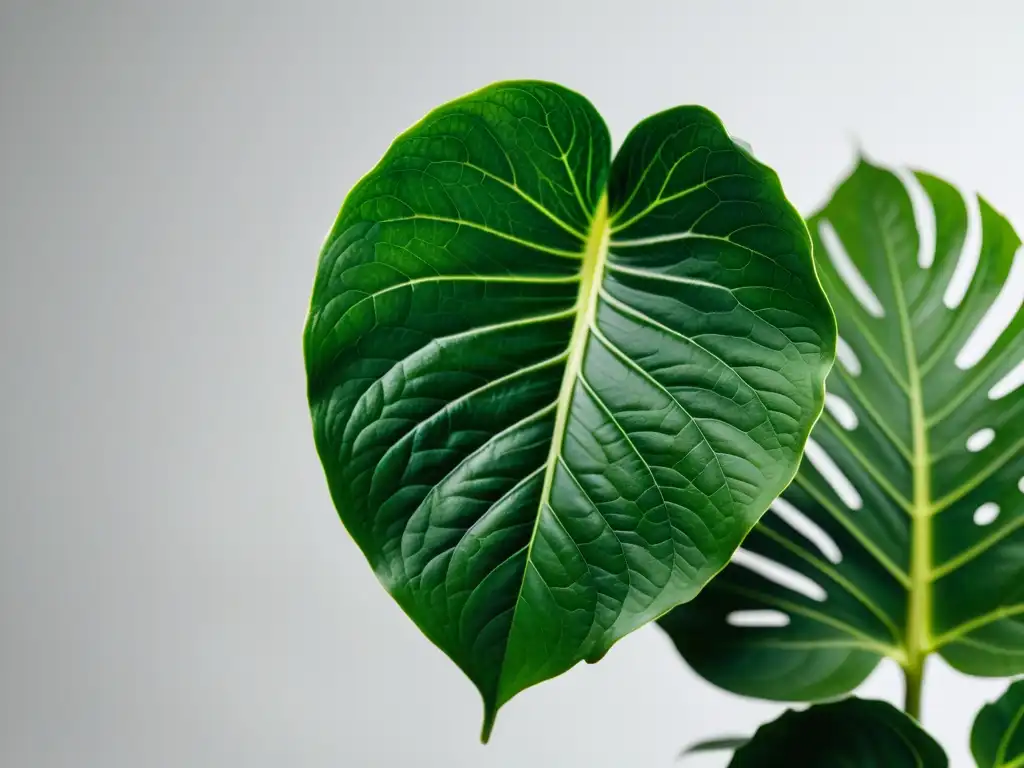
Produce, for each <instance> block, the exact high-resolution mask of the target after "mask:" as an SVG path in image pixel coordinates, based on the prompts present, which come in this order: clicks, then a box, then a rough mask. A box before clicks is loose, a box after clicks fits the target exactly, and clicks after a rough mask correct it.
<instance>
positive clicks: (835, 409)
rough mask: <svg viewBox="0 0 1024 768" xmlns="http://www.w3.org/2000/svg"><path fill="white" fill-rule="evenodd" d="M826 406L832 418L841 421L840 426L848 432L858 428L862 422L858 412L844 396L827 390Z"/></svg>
mask: <svg viewBox="0 0 1024 768" xmlns="http://www.w3.org/2000/svg"><path fill="white" fill-rule="evenodd" d="M825 408H826V409H827V410H828V412H829V414H830V415H831V416H832V418H833V419H835V420H836V421H837V422H839V426H841V427H842V428H843V429H845V430H846V431H847V432H849V431H851V430H854V429H856V428H857V425H858V424H859V423H860V422H859V421H858V420H857V414H856V413H855V412H854V410H853V407H852V406H851V405H850V404H849V403H848V402H846V401H845V400H843V398H841V397H839V395H833V394H832V393H831V392H827V393H826V394H825Z"/></svg>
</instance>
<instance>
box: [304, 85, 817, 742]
mask: <svg viewBox="0 0 1024 768" xmlns="http://www.w3.org/2000/svg"><path fill="white" fill-rule="evenodd" d="M834 333H835V328H834V320H833V317H832V314H831V310H830V308H829V307H828V304H827V302H826V301H825V299H824V295H823V293H822V291H821V289H820V286H819V284H818V283H817V280H816V278H815V275H814V273H813V267H812V263H811V258H810V241H809V238H808V236H807V231H806V227H805V226H804V224H803V222H802V221H801V219H800V217H799V216H798V214H797V213H796V212H795V211H794V210H793V209H792V208H791V206H790V205H789V204H788V203H787V201H786V200H785V198H784V196H783V193H782V190H781V188H780V186H779V183H778V179H777V177H776V176H775V174H774V173H773V172H772V171H771V170H769V169H768V168H766V167H765V166H763V165H761V164H760V163H758V162H757V161H755V160H754V159H753V158H751V156H750V155H749V154H748V153H747V152H745V151H744V150H743V149H741V148H740V147H738V146H736V145H735V144H734V143H733V142H732V141H731V139H730V138H729V136H728V134H727V133H726V131H725V130H724V128H723V127H722V124H721V123H720V122H719V120H718V119H717V118H716V117H715V116H714V115H712V114H711V113H709V112H708V111H706V110H704V109H702V108H699V107H680V108H677V109H673V110H670V111H668V112H664V113H661V114H659V115H655V116H653V117H651V118H649V119H647V120H645V121H643V122H642V123H641V124H640V125H639V126H637V128H636V129H634V131H633V132H632V133H631V134H630V135H629V136H628V138H627V139H626V141H625V143H624V145H623V147H622V149H621V151H620V152H619V153H618V155H617V157H616V158H615V161H614V163H613V162H612V161H611V152H610V140H609V136H608V133H607V130H606V128H605V126H604V123H603V121H602V119H601V117H600V115H598V114H597V112H596V111H595V110H594V108H593V107H592V106H591V105H590V104H589V102H587V101H586V100H585V99H583V98H582V97H580V96H579V95H577V94H575V93H573V92H571V91H568V90H565V89H563V88H561V87H558V86H554V85H551V84H545V83H537V82H520V83H502V84H498V85H495V86H492V87H489V88H485V89H483V90H481V91H478V92H476V93H473V94H470V95H469V96H466V97H464V98H461V99H459V100H457V101H454V102H452V103H450V104H447V105H445V106H443V107H441V108H439V109H437V110H435V111H434V112H432V113H431V114H430V115H428V116H427V117H426V118H425V119H424V120H423V121H421V122H420V123H418V124H417V125H416V126H414V127H413V128H411V129H410V130H409V131H407V132H406V133H405V134H403V135H402V136H400V137H399V138H398V139H397V140H396V141H395V142H394V144H393V145H392V147H391V149H390V150H389V151H388V153H387V154H386V155H385V157H384V159H383V160H382V161H381V162H380V164H379V165H378V166H377V167H376V168H375V169H374V170H373V171H372V172H371V173H370V174H369V175H367V176H366V177H365V178H364V179H363V180H362V181H361V182H360V183H359V185H358V186H357V187H356V188H355V189H354V190H353V191H352V192H351V193H350V194H349V196H348V198H347V199H346V201H345V203H344V205H343V207H342V210H341V213H340V214H339V217H338V219H337V222H336V224H335V226H334V228H333V230H332V232H331V234H330V235H329V237H328V239H327V241H326V243H325V245H324V247H323V251H322V254H321V258H320V265H319V270H318V272H317V277H316V282H315V287H314V291H313V298H312V305H311V308H310V314H309V320H308V324H307V328H306V334H305V355H306V365H307V373H308V388H309V402H310V408H311V411H312V417H313V425H314V432H315V436H316V443H317V448H318V451H319V454H320V457H321V460H322V462H323V465H324V467H325V469H326V474H327V479H328V483H329V486H330V490H331V494H332V497H333V499H334V502H335V505H336V506H337V509H338V511H339V513H340V515H341V518H342V520H343V522H344V523H345V526H346V527H347V529H348V530H349V532H350V533H351V534H352V536H353V537H354V539H355V540H356V542H357V543H358V544H359V546H360V547H361V549H362V550H363V552H364V553H365V555H366V557H367V558H368V560H369V561H370V563H371V565H372V567H373V568H374V570H375V572H376V574H377V576H378V577H379V578H380V580H381V581H382V582H383V584H384V586H385V587H386V588H387V590H388V591H389V592H390V593H391V594H392V595H393V596H394V598H395V599H396V600H397V601H398V602H399V603H400V604H401V606H402V608H403V609H404V610H405V611H406V612H407V613H408V614H409V615H410V616H411V617H412V618H413V620H414V621H415V622H416V623H417V624H418V625H419V627H420V628H421V629H422V630H423V631H424V632H425V633H426V634H427V635H428V636H429V637H430V639H431V640H433V641H434V642H435V643H436V644H437V645H438V646H439V647H440V648H441V649H442V650H444V652H445V653H447V654H448V655H449V656H450V657H451V658H452V659H453V660H454V661H455V662H456V663H457V664H458V665H459V666H460V667H461V668H462V669H463V670H464V671H465V672H466V674H467V675H468V676H469V677H470V678H471V679H472V680H473V681H474V682H475V683H476V685H477V686H478V688H479V689H480V691H481V692H482V694H483V697H484V701H485V707H486V720H485V736H486V734H487V732H488V731H489V728H490V725H491V723H492V722H493V717H494V714H495V713H496V711H497V709H498V708H499V707H500V706H501V705H502V704H503V703H504V702H506V701H507V700H508V699H509V698H511V697H512V696H513V695H514V694H515V693H517V692H518V691H521V690H522V689H524V688H526V687H528V686H530V685H533V684H535V683H538V682H540V681H543V680H545V679H548V678H551V677H553V676H555V675H558V674H560V673H561V672H564V671H565V670H567V669H568V668H570V667H571V666H573V665H574V664H576V663H577V662H578V661H580V660H584V659H585V660H588V661H595V660H597V659H599V658H600V657H601V656H602V655H603V654H604V653H605V652H606V651H607V650H608V648H609V647H610V646H611V645H612V644H613V643H614V642H615V641H616V640H618V639H619V638H621V637H622V636H624V635H625V634H627V633H629V632H631V631H632V630H634V629H636V628H637V627H639V626H641V625H643V624H645V623H647V622H649V621H651V620H653V619H655V618H656V617H658V616H659V615H661V614H663V613H665V612H666V611H667V610H669V609H670V608H671V607H672V606H674V605H677V604H679V603H681V602H684V601H686V600H689V599H691V598H692V597H693V596H694V595H695V594H696V593H697V592H698V590H700V588H701V587H702V586H703V585H704V584H705V583H706V582H707V581H708V580H709V579H710V578H711V577H712V576H713V575H714V574H715V573H717V572H718V571H719V570H720V569H721V568H722V567H723V566H724V565H725V563H726V562H727V561H728V559H729V557H730V555H731V554H732V552H733V551H734V550H735V548H736V547H737V546H738V544H739V542H740V541H741V540H742V538H743V536H744V535H745V534H746V533H747V532H748V531H749V529H750V528H751V527H752V526H753V525H754V523H755V522H756V520H757V518H758V517H759V516H760V515H761V514H762V513H763V512H764V510H765V509H766V508H767V506H768V504H769V503H770V502H771V500H772V499H773V498H774V497H775V495H777V494H778V493H779V492H780V491H781V490H782V488H783V487H785V485H786V484H787V482H788V481H789V480H790V479H791V477H792V475H793V474H794V473H795V470H796V466H797V463H798V461H799V456H800V453H801V451H802V449H803V446H804V443H805V440H806V436H807V434H808V433H809V431H810V427H811V424H812V422H813V420H814V419H815V417H816V416H817V415H818V413H819V412H820V408H821V404H822V399H823V379H824V376H825V374H826V372H827V370H828V368H829V366H830V365H831V361H832V355H833V351H834Z"/></svg>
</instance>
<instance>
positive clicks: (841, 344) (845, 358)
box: [836, 336, 863, 376]
mask: <svg viewBox="0 0 1024 768" xmlns="http://www.w3.org/2000/svg"><path fill="white" fill-rule="evenodd" d="M836 358H837V359H838V360H839V364H840V365H842V366H843V368H845V369H846V371H847V372H848V373H849V374H850V375H851V376H860V372H861V371H862V370H863V369H862V368H861V367H860V358H859V357H857V353H856V352H854V351H853V347H851V346H850V345H849V343H847V341H846V339H844V338H843V337H842V336H839V337H838V338H836Z"/></svg>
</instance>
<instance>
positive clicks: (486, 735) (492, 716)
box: [480, 704, 498, 744]
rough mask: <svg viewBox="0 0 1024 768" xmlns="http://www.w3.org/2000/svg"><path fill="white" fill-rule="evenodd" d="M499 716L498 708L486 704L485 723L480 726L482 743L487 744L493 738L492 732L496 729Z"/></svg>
mask: <svg viewBox="0 0 1024 768" xmlns="http://www.w3.org/2000/svg"><path fill="white" fill-rule="evenodd" d="M497 717H498V708H497V707H495V706H493V705H491V704H485V705H484V723H483V726H482V727H481V728H480V743H481V744H486V743H487V742H489V741H490V740H491V732H492V731H493V730H494V721H495V720H496V719H497Z"/></svg>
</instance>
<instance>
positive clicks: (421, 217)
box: [374, 213, 583, 260]
mask: <svg viewBox="0 0 1024 768" xmlns="http://www.w3.org/2000/svg"><path fill="white" fill-rule="evenodd" d="M402 221H436V222H438V223H441V224H454V225H455V226H459V227H468V228H469V229H476V230H479V231H480V232H486V233H487V234H489V235H493V236H494V237H499V238H501V239H502V240H508V241H509V242H510V243H516V244H517V245H521V246H523V247H524V248H532V249H533V250H535V251H541V252H542V253H550V254H551V255H553V256H558V257H559V258H562V259H574V260H579V259H581V258H583V257H582V254H580V252H579V251H566V250H562V249H561V248H552V247H550V246H547V245H541V244H540V243H534V242H531V241H530V240H524V239H522V238H521V237H516V236H515V235H510V234H509V233H508V232H502V231H501V230H500V229H494V228H492V227H489V226H487V225H486V224H478V223H477V222H475V221H466V220H465V219H453V218H450V217H448V216H433V215H428V214H425V213H417V214H413V215H412V216H397V217H395V218H393V219H379V220H378V221H376V222H374V223H375V224H393V223H396V222H402Z"/></svg>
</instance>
